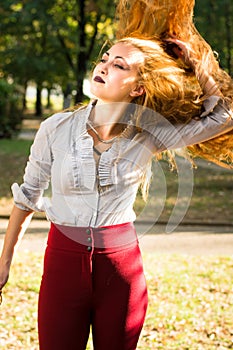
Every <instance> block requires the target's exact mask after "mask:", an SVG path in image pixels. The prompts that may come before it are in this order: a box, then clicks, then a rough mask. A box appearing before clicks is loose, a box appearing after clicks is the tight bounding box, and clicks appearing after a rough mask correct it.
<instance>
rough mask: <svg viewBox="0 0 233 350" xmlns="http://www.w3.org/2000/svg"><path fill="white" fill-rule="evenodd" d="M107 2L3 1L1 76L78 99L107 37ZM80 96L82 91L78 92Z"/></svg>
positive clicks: (110, 10)
mask: <svg viewBox="0 0 233 350" xmlns="http://www.w3.org/2000/svg"><path fill="white" fill-rule="evenodd" d="M113 16H114V2H112V1H110V0H105V1H102V0H101V1H92V0H89V1H87V0H79V1H76V0H69V1H67V0H52V1H49V2H48V1H29V0H26V1H24V2H15V1H12V0H6V1H4V4H3V6H2V9H1V12H0V30H1V33H3V35H2V37H1V38H0V54H1V56H2V59H1V60H0V71H2V73H3V74H4V76H9V75H10V76H11V77H12V78H13V79H14V81H17V82H18V83H19V84H20V85H22V86H24V87H25V85H26V84H27V83H28V82H29V81H33V82H35V83H36V84H37V86H38V87H39V88H40V89H41V88H42V87H46V88H48V89H51V88H56V87H57V85H59V86H61V87H62V90H63V91H64V90H65V89H66V87H67V84H68V83H71V84H72V85H73V89H76V90H77V93H78V94H79V95H80V97H82V98H83V93H82V84H83V79H84V78H85V76H86V74H87V72H88V70H89V69H90V66H91V62H92V61H93V56H94V55H95V53H96V50H97V47H98V42H99V41H101V42H103V41H104V40H105V39H106V38H107V37H109V36H111V35H112V31H111V24H112V22H111V20H112V17H113ZM79 90H81V91H79Z"/></svg>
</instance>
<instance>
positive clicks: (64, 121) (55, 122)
mask: <svg viewBox="0 0 233 350" xmlns="http://www.w3.org/2000/svg"><path fill="white" fill-rule="evenodd" d="M85 110H86V106H84V107H81V108H78V109H76V110H73V111H61V112H58V113H55V114H53V115H51V116H49V117H48V118H46V119H45V120H44V121H42V122H41V125H40V128H42V129H46V130H48V131H49V130H51V131H52V130H56V129H59V128H60V127H63V126H66V125H67V126H68V125H69V124H71V123H72V122H73V121H74V120H75V121H77V122H81V120H82V119H83V118H82V116H83V115H84V113H85Z"/></svg>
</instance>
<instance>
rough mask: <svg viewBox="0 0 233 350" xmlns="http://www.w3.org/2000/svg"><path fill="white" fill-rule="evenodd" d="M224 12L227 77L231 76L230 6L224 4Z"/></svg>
mask: <svg viewBox="0 0 233 350" xmlns="http://www.w3.org/2000/svg"><path fill="white" fill-rule="evenodd" d="M225 9H226V12H225V15H226V17H225V26H226V39H227V57H226V61H227V69H228V73H229V75H232V73H233V72H232V51H231V50H232V34H231V33H232V13H231V9H232V8H231V4H230V2H229V3H226V6H225Z"/></svg>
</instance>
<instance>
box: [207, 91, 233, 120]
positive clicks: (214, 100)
mask: <svg viewBox="0 0 233 350" xmlns="http://www.w3.org/2000/svg"><path fill="white" fill-rule="evenodd" d="M220 103H221V106H222V108H224V109H225V110H226V111H227V112H228V113H229V115H230V116H231V117H232V111H231V109H230V107H229V106H228V105H227V102H225V101H224V99H223V98H222V97H220V96H210V97H208V98H207V99H206V100H205V101H204V102H203V107H204V112H203V113H202V114H201V115H200V117H201V118H202V117H206V116H208V115H209V114H210V113H212V112H213V111H214V109H215V107H216V106H217V105H219V104H220Z"/></svg>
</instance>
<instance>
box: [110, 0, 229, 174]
mask: <svg viewBox="0 0 233 350" xmlns="http://www.w3.org/2000/svg"><path fill="white" fill-rule="evenodd" d="M194 3H195V1H194V0H183V1H177V0H157V1H156V0H119V3H118V6H117V12H116V17H117V21H118V25H117V31H116V37H117V39H118V41H122V42H126V43H131V44H132V45H134V46H135V47H136V48H138V49H139V50H141V51H142V52H143V53H144V55H145V64H144V65H143V66H142V67H140V68H139V69H140V76H141V81H140V82H141V84H142V85H143V86H144V88H145V91H146V94H145V96H143V97H139V98H137V99H135V100H134V102H135V103H138V104H141V105H145V106H146V107H149V108H152V109H153V110H155V111H156V112H159V113H161V114H162V115H163V116H164V117H166V118H167V119H169V120H170V121H172V122H176V123H177V122H188V121H189V120H190V119H192V118H193V117H195V116H198V115H200V111H201V108H202V104H203V101H204V100H205V99H206V98H207V97H209V96H203V95H202V91H201V89H200V86H199V83H198V81H197V79H196V77H195V75H194V73H193V72H192V71H191V70H190V69H189V67H186V66H185V64H184V63H183V62H182V61H181V60H180V59H177V58H174V57H172V54H171V52H170V53H169V47H168V45H166V41H165V39H167V38H169V37H171V36H175V37H177V38H178V39H181V40H183V41H186V42H188V43H189V45H190V46H191V47H192V49H193V50H194V51H195V52H196V54H197V57H198V58H199V59H201V60H202V64H204V66H205V68H206V70H207V71H209V72H210V74H211V75H212V76H213V77H214V79H215V81H216V83H217V84H218V86H219V88H220V90H221V91H222V93H223V95H224V100H225V101H226V102H227V103H228V105H229V106H230V107H233V81H232V79H231V77H230V76H229V75H228V74H227V73H226V72H225V71H224V70H223V69H221V68H220V66H219V63H218V61H217V59H216V55H215V53H214V52H213V51H212V49H211V47H210V46H209V44H208V43H207V42H206V41H205V40H204V39H203V37H202V36H201V35H200V34H199V32H198V31H197V29H196V28H195V26H194V23H193V8H194ZM186 150H187V151H188V152H189V153H190V154H191V155H192V157H202V158H205V159H207V160H210V161H212V162H214V163H216V164H218V165H220V166H223V167H228V168H233V131H230V132H227V133H225V134H223V135H221V136H218V137H215V138H213V139H211V140H209V141H206V142H203V143H200V144H197V145H193V146H190V147H187V148H186Z"/></svg>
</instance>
